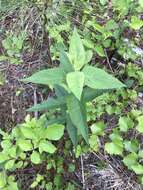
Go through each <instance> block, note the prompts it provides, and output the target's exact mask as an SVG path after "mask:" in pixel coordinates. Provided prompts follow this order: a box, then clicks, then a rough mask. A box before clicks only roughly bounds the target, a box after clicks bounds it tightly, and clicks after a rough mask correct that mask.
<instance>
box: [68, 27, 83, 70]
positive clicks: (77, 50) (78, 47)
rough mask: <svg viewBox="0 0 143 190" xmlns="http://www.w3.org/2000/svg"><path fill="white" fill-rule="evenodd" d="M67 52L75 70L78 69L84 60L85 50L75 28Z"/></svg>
mask: <svg viewBox="0 0 143 190" xmlns="http://www.w3.org/2000/svg"><path fill="white" fill-rule="evenodd" d="M69 54H70V57H71V61H72V64H73V66H74V68H75V70H80V69H81V68H82V67H83V66H84V64H85V63H86V62H85V50H84V46H83V44H82V40H81V39H80V36H79V34H78V33H77V30H76V29H75V30H74V32H73V35H72V37H71V40H70V47H69Z"/></svg>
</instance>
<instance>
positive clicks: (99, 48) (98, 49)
mask: <svg viewBox="0 0 143 190" xmlns="http://www.w3.org/2000/svg"><path fill="white" fill-rule="evenodd" d="M95 51H96V52H97V54H98V55H99V56H101V57H105V56H106V55H105V52H104V49H103V47H102V46H101V45H98V46H95Z"/></svg>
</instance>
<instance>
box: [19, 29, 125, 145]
mask: <svg viewBox="0 0 143 190" xmlns="http://www.w3.org/2000/svg"><path fill="white" fill-rule="evenodd" d="M91 58H92V52H91V51H90V50H89V51H85V49H84V46H83V44H82V40H81V39H80V37H79V35H78V33H77V31H76V30H74V33H73V35H72V37H71V40H70V47H69V52H68V53H66V52H62V53H61V56H60V66H59V68H52V69H47V70H43V71H40V72H38V73H35V74H33V75H32V76H31V77H29V78H26V79H23V80H22V81H25V82H33V83H37V84H44V85H49V86H52V87H54V88H55V92H56V95H57V98H52V99H49V100H48V101H46V102H43V103H42V104H40V105H36V106H34V107H33V108H30V109H29V111H35V110H37V111H39V110H43V109H55V108H61V116H60V118H59V119H60V120H63V121H62V122H63V123H66V127H67V131H68V133H69V136H70V138H71V140H72V142H73V143H74V145H76V144H77V130H78V131H79V132H80V134H81V135H82V136H83V138H84V139H85V141H86V142H87V143H88V127H87V122H86V121H87V119H86V107H85V103H86V102H88V101H91V100H92V99H93V98H95V97H96V96H98V95H100V94H102V93H103V92H104V91H106V90H109V89H115V88H121V87H124V86H125V85H123V84H122V83H121V82H120V81H119V80H117V79H115V78H114V77H113V76H111V75H109V74H108V73H106V72H105V71H104V70H101V69H99V68H96V67H93V66H89V65H88V63H89V62H90V60H91ZM55 85H58V87H56V86H55Z"/></svg>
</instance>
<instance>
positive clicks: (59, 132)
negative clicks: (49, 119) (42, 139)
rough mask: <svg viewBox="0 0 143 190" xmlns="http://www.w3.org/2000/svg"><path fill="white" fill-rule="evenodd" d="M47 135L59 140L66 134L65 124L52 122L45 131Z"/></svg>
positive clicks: (49, 137)
mask: <svg viewBox="0 0 143 190" xmlns="http://www.w3.org/2000/svg"><path fill="white" fill-rule="evenodd" d="M45 133H46V134H45V136H46V138H47V139H49V140H56V141H57V140H59V139H60V138H61V137H62V136H63V134H64V125H61V124H52V125H49V126H48V127H47V129H46V131H45Z"/></svg>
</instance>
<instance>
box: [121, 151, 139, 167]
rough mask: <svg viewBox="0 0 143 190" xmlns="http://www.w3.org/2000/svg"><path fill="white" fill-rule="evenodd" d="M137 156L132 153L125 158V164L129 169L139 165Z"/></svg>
mask: <svg viewBox="0 0 143 190" xmlns="http://www.w3.org/2000/svg"><path fill="white" fill-rule="evenodd" d="M137 158H138V156H137V154H135V153H131V154H128V155H127V156H125V157H124V159H123V163H124V164H125V165H126V166H127V167H128V169H131V167H132V165H135V164H136V163H137Z"/></svg>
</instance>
